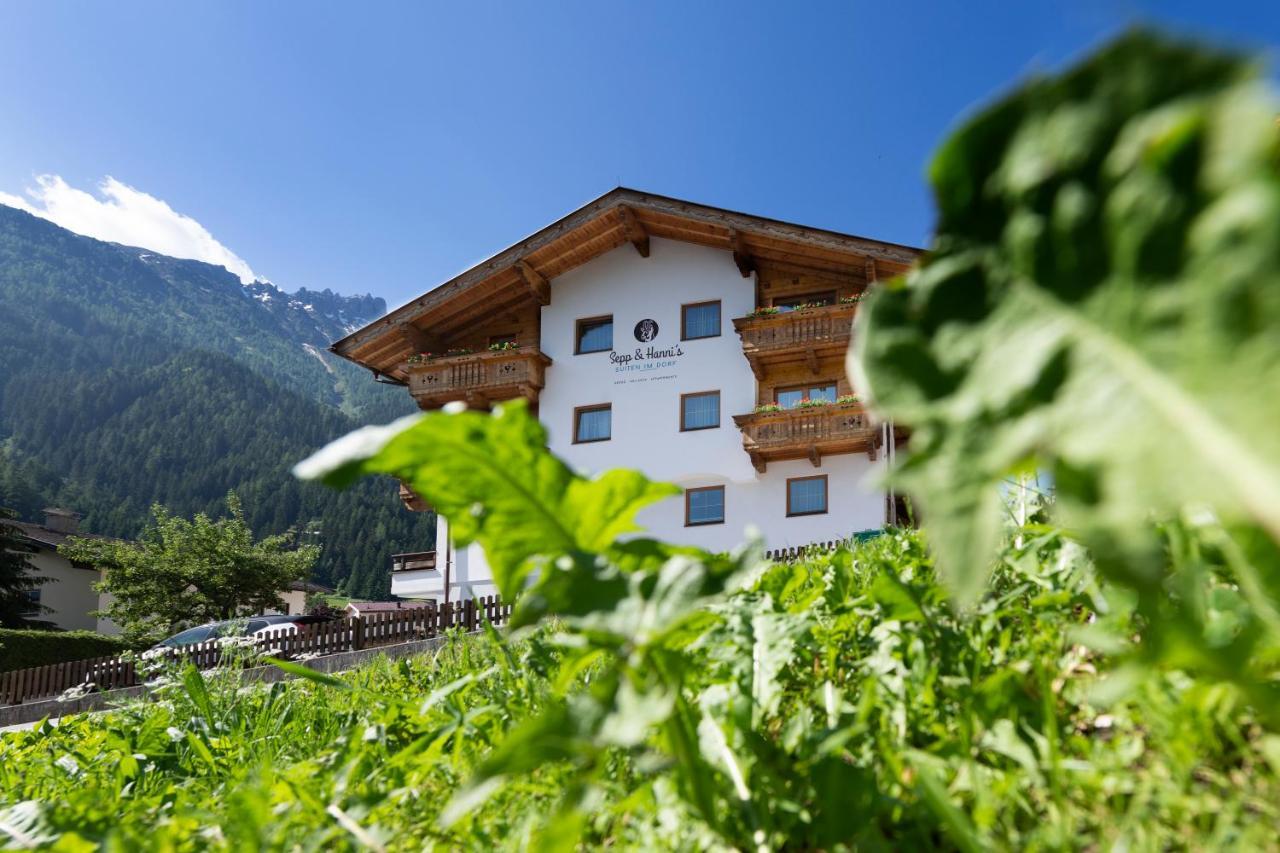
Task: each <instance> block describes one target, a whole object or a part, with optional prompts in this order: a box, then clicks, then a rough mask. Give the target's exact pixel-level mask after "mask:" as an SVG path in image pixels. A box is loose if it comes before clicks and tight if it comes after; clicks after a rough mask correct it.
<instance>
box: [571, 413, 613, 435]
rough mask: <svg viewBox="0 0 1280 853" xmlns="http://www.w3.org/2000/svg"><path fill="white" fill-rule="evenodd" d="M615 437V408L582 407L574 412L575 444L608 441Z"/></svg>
mask: <svg viewBox="0 0 1280 853" xmlns="http://www.w3.org/2000/svg"><path fill="white" fill-rule="evenodd" d="M612 437H613V406H612V405H611V404H609V403H606V404H605V405H603V406H582V407H581V408H577V409H574V410H573V443H574V444H585V443H587V442H591V441H608V440H609V439H610V438H612Z"/></svg>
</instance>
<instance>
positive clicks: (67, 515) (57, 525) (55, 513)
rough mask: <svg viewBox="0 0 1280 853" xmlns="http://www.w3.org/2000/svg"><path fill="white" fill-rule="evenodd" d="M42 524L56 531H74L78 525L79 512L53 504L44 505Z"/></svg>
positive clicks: (70, 532) (67, 532)
mask: <svg viewBox="0 0 1280 853" xmlns="http://www.w3.org/2000/svg"><path fill="white" fill-rule="evenodd" d="M44 526H45V528H46V529H48V530H53V531H55V532H57V533H66V534H68V535H69V534H72V533H75V532H76V530H78V529H79V527H80V513H78V512H72V511H71V510H69V509H61V508H59V507H54V506H49V507H45V509H44Z"/></svg>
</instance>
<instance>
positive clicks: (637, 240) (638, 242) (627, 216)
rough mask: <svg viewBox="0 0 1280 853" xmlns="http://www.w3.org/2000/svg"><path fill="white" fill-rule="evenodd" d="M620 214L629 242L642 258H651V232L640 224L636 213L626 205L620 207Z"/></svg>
mask: <svg viewBox="0 0 1280 853" xmlns="http://www.w3.org/2000/svg"><path fill="white" fill-rule="evenodd" d="M618 214H619V216H621V217H622V230H623V232H624V233H625V234H626V235H627V242H629V243H630V244H631V245H633V246H635V247H636V251H637V252H639V253H640V257H642V258H647V257H649V232H648V231H646V230H644V226H643V225H641V224H640V220H639V219H638V218H637V217H636V212H635V211H634V210H632V209H631V208H629V207H627V206H626V205H625V204H624V205H620V206H619V207H618Z"/></svg>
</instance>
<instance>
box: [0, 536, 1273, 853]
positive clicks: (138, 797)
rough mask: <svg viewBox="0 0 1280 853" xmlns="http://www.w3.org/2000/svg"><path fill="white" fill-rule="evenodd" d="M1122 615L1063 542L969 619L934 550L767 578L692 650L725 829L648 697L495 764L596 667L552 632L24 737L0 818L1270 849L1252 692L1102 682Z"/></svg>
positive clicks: (60, 839)
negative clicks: (585, 737)
mask: <svg viewBox="0 0 1280 853" xmlns="http://www.w3.org/2000/svg"><path fill="white" fill-rule="evenodd" d="M1123 599H1124V594H1123V592H1122V591H1119V590H1115V589H1112V588H1110V587H1109V586H1108V585H1106V584H1105V583H1102V582H1100V581H1099V580H1098V578H1097V577H1096V576H1095V574H1094V571H1093V569H1092V566H1091V564H1090V562H1089V560H1088V559H1087V558H1086V556H1085V554H1084V552H1083V551H1082V550H1081V549H1079V548H1078V547H1076V546H1074V545H1072V544H1070V543H1067V542H1064V541H1063V540H1062V539H1061V538H1060V537H1059V536H1058V535H1057V534H1056V533H1053V532H1042V533H1041V534H1040V535H1039V536H1024V542H1023V544H1022V545H1021V546H1020V547H1019V546H1017V545H1016V544H1014V543H1013V542H1010V543H1009V544H1008V545H1007V547H1006V550H1005V552H1004V555H1003V557H1002V558H1001V561H1000V564H999V568H998V569H997V571H996V576H995V579H994V581H993V583H992V585H991V588H990V590H989V592H988V593H987V595H986V596H985V597H984V598H983V600H982V601H981V603H980V604H979V605H978V608H977V610H976V611H975V612H974V613H973V614H971V615H970V616H968V617H967V618H963V619H962V618H957V617H956V616H955V615H954V614H953V611H952V609H951V607H950V605H949V604H947V603H946V601H945V594H944V592H943V590H942V589H941V588H940V587H939V585H938V584H937V583H936V581H935V578H934V573H933V569H932V566H931V561H930V558H929V557H928V556H927V553H926V551H925V550H924V548H923V544H922V541H921V537H920V535H919V534H916V533H910V532H899V533H891V534H887V535H885V536H883V537H880V538H879V539H876V540H872V541H870V542H867V543H862V544H859V545H857V546H855V547H854V550H852V551H840V552H837V553H835V554H830V555H822V556H817V557H815V558H813V559H809V560H805V561H801V562H799V563H795V564H789V565H788V564H780V565H773V566H771V567H768V568H767V569H765V570H763V571H762V572H761V573H760V574H759V576H758V577H757V578H755V580H754V581H753V582H751V583H750V584H746V585H744V586H743V587H742V588H741V589H739V590H738V591H736V592H733V593H732V594H730V595H728V596H727V597H725V598H724V599H723V600H722V601H721V602H720V603H719V604H717V605H715V606H714V607H713V608H712V611H713V612H711V613H708V614H707V615H706V619H705V624H704V625H703V626H702V628H701V629H700V630H699V631H697V632H692V631H691V632H689V633H690V636H689V637H688V638H687V641H688V642H687V646H686V647H685V649H684V654H686V655H687V656H688V664H689V666H688V667H687V670H686V672H687V676H686V678H685V681H684V685H683V690H684V691H685V693H686V695H687V697H688V699H689V701H690V702H691V704H692V705H693V706H695V707H696V708H697V709H699V715H700V718H701V722H700V724H699V725H698V740H699V747H698V748H699V750H700V751H701V752H702V754H703V755H704V756H706V759H707V765H708V766H709V767H710V768H712V770H711V778H710V779H709V780H708V781H709V783H710V784H709V790H708V791H707V792H706V793H707V795H708V797H709V798H710V805H709V808H710V809H711V812H710V814H711V815H712V819H711V820H708V819H707V816H706V815H704V814H702V813H701V812H700V809H699V806H698V805H697V798H696V796H693V797H691V796H688V795H687V794H686V793H682V791H681V789H682V788H683V787H685V786H686V783H687V782H688V780H687V779H686V778H685V774H683V773H682V771H681V770H680V769H678V768H677V766H675V765H673V763H672V761H671V760H670V750H669V748H668V747H667V746H664V744H663V737H664V736H663V735H662V733H661V731H660V730H647V729H642V730H638V731H626V730H625V729H626V727H627V725H628V724H630V725H632V726H637V725H640V724H641V723H642V722H643V721H644V720H645V719H646V713H647V711H646V709H644V708H632V709H630V713H629V715H621V716H620V717H619V719H617V720H614V721H613V722H614V725H615V726H616V727H617V728H618V729H619V730H618V731H615V732H613V733H612V734H611V735H608V736H606V737H603V738H597V739H596V741H595V743H596V748H595V749H591V750H583V749H582V748H580V747H578V746H573V745H571V743H570V741H571V740H572V738H571V737H570V735H571V731H570V729H571V728H572V726H574V725H579V726H580V725H581V722H580V721H579V722H577V723H575V722H574V721H573V718H572V717H565V718H564V720H565V724H566V729H565V730H564V731H563V732H562V733H561V735H562V737H561V738H560V739H556V737H555V735H554V734H552V733H549V732H544V733H543V736H542V745H543V747H544V748H548V749H553V750H554V749H559V750H561V754H560V755H558V756H551V757H550V758H549V759H548V760H542V759H543V758H546V757H545V756H534V755H526V756H525V761H524V762H523V763H524V766H523V767H521V766H516V765H515V764H512V763H510V762H507V763H506V764H504V768H503V772H501V773H499V774H496V775H491V776H490V775H487V774H486V772H485V769H484V768H485V767H486V764H492V761H493V760H494V757H495V756H499V757H500V756H501V755H502V754H503V752H504V744H507V743H510V742H518V741H519V734H520V731H521V729H522V727H523V728H527V727H528V726H530V725H531V721H536V720H538V719H542V718H544V717H545V715H546V714H547V713H548V711H549V710H553V709H555V708H557V707H572V706H573V705H574V704H575V703H580V702H581V701H582V697H584V696H587V695H589V694H590V692H591V691H592V690H593V689H595V688H598V687H599V686H600V684H601V683H602V682H603V681H604V680H605V679H604V678H603V676H604V674H605V670H606V668H607V667H605V666H604V665H603V664H601V663H599V662H598V661H597V660H595V659H593V658H590V657H588V658H586V659H585V660H584V658H582V657H581V656H578V655H576V654H567V653H566V646H565V645H563V644H562V643H563V641H564V640H565V639H566V638H567V637H568V636H569V635H568V634H566V633H564V631H563V629H562V627H561V626H560V625H558V624H548V625H543V626H541V627H537V628H533V629H527V631H526V632H525V635H524V636H522V637H519V638H515V639H509V638H502V637H498V636H497V635H493V636H483V637H478V638H477V637H455V638H454V639H453V640H452V641H451V642H450V643H449V644H448V645H447V646H446V647H444V648H443V649H441V650H440V651H439V652H438V653H435V654H432V655H424V656H422V657H419V658H415V659H411V660H405V661H400V662H395V663H392V662H386V661H382V662H378V663H376V664H373V665H370V666H367V667H365V668H362V669H360V670H358V671H355V672H352V673H348V674H346V675H344V676H343V677H342V678H341V680H340V681H335V682H333V683H325V682H320V681H307V680H296V681H292V682H288V683H281V684H276V685H273V686H271V687H254V688H248V689H244V688H239V686H238V682H237V681H236V680H235V678H234V677H233V676H232V675H231V674H229V673H225V672H223V673H217V672H215V673H212V674H210V673H206V674H205V675H204V676H200V675H198V674H197V673H195V672H194V671H188V672H185V673H177V674H176V676H175V677H174V679H173V682H172V684H170V685H169V686H168V687H166V688H165V689H164V690H163V699H162V700H161V701H153V702H145V703H138V704H134V705H130V706H127V707H125V708H122V709H120V710H117V711H114V712H111V713H108V714H102V715H97V716H85V717H78V718H71V719H68V720H65V721H64V722H63V723H62V725H60V726H56V727H55V726H50V725H44V726H42V727H40V728H38V729H36V730H34V731H30V732H24V733H13V734H7V735H4V736H3V739H2V740H0V804H3V812H2V813H0V827H3V829H0V831H2V832H7V833H8V835H9V841H10V842H15V841H16V842H19V843H23V842H24V841H25V842H26V843H39V844H46V843H52V844H54V845H55V846H58V847H59V848H60V849H81V848H84V849H88V845H89V844H94V845H96V844H106V845H107V846H109V847H110V846H115V845H121V846H123V847H125V848H128V847H132V846H148V847H157V848H169V849H192V848H205V847H213V848H235V849H254V848H285V847H289V848H294V847H295V846H296V847H297V849H320V848H323V849H334V848H344V847H347V848H353V849H354V848H358V847H361V846H367V847H385V848H386V849H403V850H414V849H421V848H422V847H423V846H424V845H426V846H431V845H438V846H442V847H446V848H454V847H463V848H473V849H481V848H488V849H491V848H510V847H522V846H525V845H526V844H529V843H536V844H538V845H539V846H542V847H556V846H559V844H560V843H561V842H566V841H572V840H573V839H577V840H579V841H580V842H582V843H585V844H587V845H589V846H596V845H600V844H606V843H607V844H610V845H612V846H617V847H625V848H637V849H654V848H670V849H677V848H678V849H689V848H717V847H723V846H728V845H735V844H742V843H744V842H752V843H755V844H757V846H760V847H767V848H774V847H779V848H780V847H784V846H792V847H808V846H819V847H826V848H829V849H830V848H837V847H840V846H841V844H842V843H848V844H849V845H855V846H868V847H875V846H878V845H879V844H890V845H893V846H898V847H910V848H915V849H918V848H920V847H923V846H930V847H932V846H942V847H965V846H967V845H973V846H987V845H990V844H995V845H998V846H1009V847H1019V848H1037V847H1053V848H1061V847H1073V846H1098V845H1102V846H1106V847H1110V846H1112V845H1114V844H1126V845H1128V846H1130V847H1132V848H1134V849H1155V848H1164V849H1167V848H1169V847H1183V846H1198V847H1212V848H1219V847H1223V846H1241V847H1248V848H1253V849H1258V848H1267V847H1275V846H1276V837H1275V833H1274V827H1275V826H1276V821H1277V819H1280V814H1278V812H1280V809H1278V808H1277V803H1280V785H1277V777H1276V772H1277V764H1280V739H1278V738H1276V737H1275V736H1274V735H1268V734H1265V733H1264V729H1263V728H1262V727H1261V726H1260V725H1259V724H1258V722H1257V721H1255V720H1254V719H1253V718H1252V717H1251V715H1250V713H1249V711H1248V710H1247V708H1246V706H1245V705H1244V703H1243V701H1242V698H1241V696H1240V695H1239V694H1238V693H1237V692H1236V691H1235V690H1234V689H1232V688H1230V687H1227V686H1224V685H1220V684H1213V683H1211V682H1208V681H1206V680H1203V679H1196V678H1193V677H1191V676H1190V675H1188V674H1186V673H1183V672H1179V671H1160V670H1158V669H1150V670H1147V671H1145V672H1144V673H1143V674H1142V676H1141V677H1135V678H1128V677H1126V678H1125V679H1124V683H1123V684H1118V685H1117V684H1114V683H1111V682H1114V681H1115V680H1116V679H1115V678H1114V677H1113V678H1110V679H1104V678H1100V677H1099V675H1098V673H1099V672H1105V671H1106V670H1108V669H1109V668H1111V667H1112V665H1113V664H1114V663H1115V661H1114V660H1112V659H1110V658H1108V657H1107V656H1106V655H1104V654H1102V653H1101V652H1100V651H1099V650H1098V649H1097V647H1107V648H1109V649H1111V650H1112V651H1113V654H1115V655H1123V654H1125V651H1124V646H1125V641H1124V639H1123V638H1124V637H1126V636H1127V635H1128V633H1129V632H1131V631H1133V630H1134V629H1135V625H1134V624H1133V623H1132V620H1133V619H1134V618H1135V617H1134V616H1132V610H1131V607H1130V606H1129V605H1128V604H1126V602H1125V601H1124V600H1123ZM695 634H696V636H695ZM1091 647H1092V648H1091ZM570 648H572V647H570ZM1108 693H1109V694H1112V695H1105V694H1108ZM744 699H749V700H750V701H744ZM643 701H653V700H652V699H648V700H643ZM619 704H620V705H625V702H620V703H619ZM708 721H710V722H708ZM713 729H718V730H719V731H720V733H721V734H720V736H719V737H717V736H715V734H714V730H713ZM547 740H556V742H555V743H552V744H548V743H547V742H546V741H547ZM725 756H730V757H731V758H730V760H729V761H728V762H726V761H725ZM477 774H479V775H480V776H485V777H486V778H487V779H488V781H486V782H484V783H482V784H480V785H479V786H474V785H472V784H469V782H470V781H472V780H474V779H475V778H476V777H477ZM744 792H745V794H746V796H745V798H743V797H741V796H740V795H741V794H742V793H744ZM570 806H573V807H572V808H571V807H570ZM442 817H447V818H448V819H450V820H451V821H452V822H451V823H449V824H448V825H446V824H445V823H444V822H443V821H442Z"/></svg>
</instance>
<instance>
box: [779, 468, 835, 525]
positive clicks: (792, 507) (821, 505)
mask: <svg viewBox="0 0 1280 853" xmlns="http://www.w3.org/2000/svg"><path fill="white" fill-rule="evenodd" d="M826 511H827V475H826V474H818V475H817V476H814V477H792V478H790V479H789V480H787V516H788V517H791V516H793V515H822V514H824V513H826Z"/></svg>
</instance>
